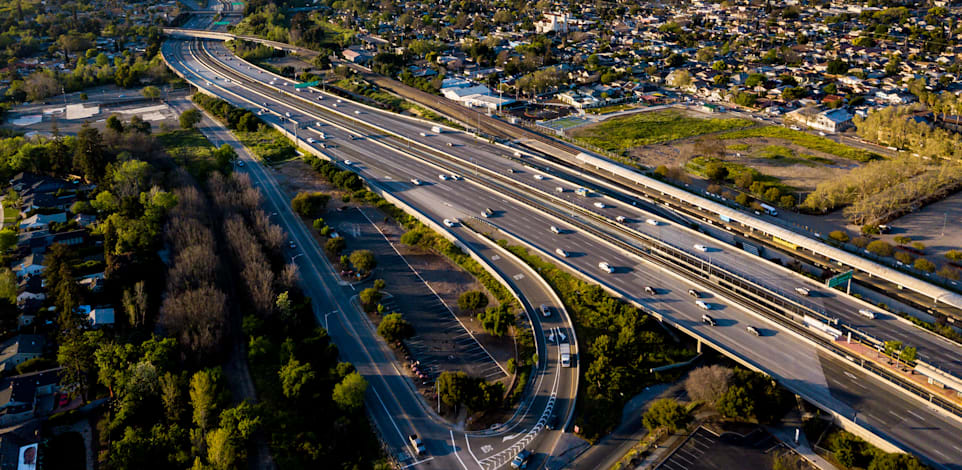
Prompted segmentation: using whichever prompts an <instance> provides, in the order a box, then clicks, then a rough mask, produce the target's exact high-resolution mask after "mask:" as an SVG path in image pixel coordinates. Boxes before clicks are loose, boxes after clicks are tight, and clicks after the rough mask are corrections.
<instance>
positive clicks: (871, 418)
mask: <svg viewBox="0 0 962 470" xmlns="http://www.w3.org/2000/svg"><path fill="white" fill-rule="evenodd" d="M169 44H173V43H168V45H169ZM168 47H173V46H167V45H165V54H167V53H168V52H169V50H168ZM221 52H222V53H223V51H221ZM171 53H172V54H173V52H171ZM169 60H170V59H169ZM171 62H172V64H174V66H175V67H178V68H179V69H180V70H181V71H182V72H188V71H189V70H193V71H192V72H188V73H190V74H193V76H194V77H196V76H197V75H196V74H197V73H199V74H200V76H202V77H204V78H203V80H202V81H201V80H195V82H197V83H199V84H200V85H201V86H203V85H204V83H205V82H206V81H211V82H212V83H216V85H217V86H216V87H211V89H212V91H214V92H215V93H217V94H218V95H221V96H222V97H224V98H225V99H228V101H232V102H234V103H235V104H238V105H241V106H245V107H249V108H254V109H257V107H255V106H253V105H252V103H263V102H267V101H269V102H270V103H271V105H270V106H269V108H270V109H271V110H272V111H273V112H276V113H278V114H270V115H264V116H262V117H263V118H264V119H265V120H268V121H271V120H273V121H274V122H282V121H285V120H284V119H281V118H280V116H283V115H284V113H287V112H290V113H292V117H294V118H295V119H298V120H301V121H302V122H303V123H310V124H314V123H316V121H317V119H316V117H318V116H320V115H321V113H320V112H319V110H311V109H310V108H306V109H305V107H304V105H303V104H301V103H297V102H296V101H294V100H292V99H291V98H289V97H284V96H282V95H276V96H271V97H264V96H263V95H261V94H258V93H254V92H251V91H250V90H247V89H244V88H242V87H240V86H237V84H236V83H230V84H228V83H225V82H224V81H223V80H220V81H219V82H218V81H217V78H216V75H217V74H215V73H211V72H210V71H209V70H206V69H204V67H202V66H201V65H200V64H198V63H196V61H194V62H191V61H188V60H183V58H181V60H180V61H177V60H172V61H171ZM225 63H226V64H228V65H231V66H233V67H234V68H236V69H240V70H238V71H239V72H244V70H245V67H246V66H247V65H246V64H244V63H242V62H239V61H238V60H237V59H236V58H235V59H233V60H231V61H226V62H225ZM255 72H256V71H255V70H253V69H252V70H247V72H244V73H255ZM255 75H260V74H255ZM265 77H266V75H265ZM221 78H223V77H221ZM279 81H280V80H279ZM232 82H234V81H233V80H232ZM227 90H229V92H228V91H227ZM305 95H306V96H309V97H310V96H315V97H316V96H317V95H318V94H307V93H305ZM241 97H245V99H246V100H248V101H243V100H242V99H241ZM336 102H337V100H336V98H334V97H331V96H327V97H326V98H325V100H323V101H318V102H317V103H319V104H321V105H327V106H330V108H334V107H333V104H334V103H336ZM285 103H288V104H285ZM337 104H338V106H337V108H335V109H337V111H340V112H344V113H345V114H353V112H354V111H360V112H361V113H362V114H355V116H357V118H358V119H363V120H365V121H368V122H371V123H372V124H375V125H377V126H385V128H390V129H395V131H396V132H398V133H403V134H404V135H405V136H408V137H412V138H414V139H417V140H418V141H419V142H422V143H424V144H425V145H429V146H436V147H439V148H440V150H442V151H447V152H458V153H459V154H461V153H462V152H464V153H463V155H465V157H466V159H467V158H475V161H476V162H477V163H478V165H484V166H485V167H488V166H492V165H497V164H498V163H501V164H502V165H505V164H509V162H508V161H507V160H506V159H498V158H492V154H493V155H494V156H495V157H497V156H498V155H499V153H498V152H500V155H503V154H505V153H507V151H506V150H505V149H500V148H494V149H492V148H490V147H484V145H485V144H483V143H480V142H478V141H475V140H474V139H473V138H471V137H470V136H465V135H463V134H456V133H445V134H442V135H440V136H439V135H436V134H434V135H431V134H430V132H429V131H428V126H427V125H426V124H423V123H415V122H414V121H409V120H406V119H402V118H398V117H394V116H388V117H385V116H386V115H381V114H380V113H377V112H372V111H371V110H369V109H367V108H364V107H361V106H357V105H355V104H353V103H349V102H346V101H344V102H341V103H337ZM330 108H329V109H330ZM305 113H311V114H312V116H307V115H306V114H305ZM376 119H377V120H383V121H384V122H380V121H375V120H376ZM324 120H327V121H329V122H334V121H337V122H342V123H343V122H346V120H345V119H342V118H335V117H332V116H330V115H326V117H325V118H324ZM340 126H343V127H338V126H335V125H331V124H325V125H323V126H322V127H323V128H324V130H323V132H325V133H326V134H330V136H331V137H332V138H333V140H334V142H336V143H337V144H336V145H337V147H336V148H333V149H327V150H326V151H329V152H330V153H331V154H332V155H334V156H335V157H338V158H340V159H342V160H343V159H351V160H354V161H356V162H359V165H358V166H359V168H358V169H359V170H360V171H361V173H362V174H363V175H364V176H365V177H367V178H369V179H372V180H374V181H378V182H379V183H381V184H383V185H384V186H385V187H386V188H387V189H389V190H391V191H392V192H395V194H396V195H397V196H398V197H399V198H402V199H403V200H405V201H407V202H408V203H410V204H411V205H412V206H415V207H418V208H419V209H421V210H422V211H424V212H426V213H428V214H429V215H430V216H432V217H434V218H435V220H440V219H441V218H448V217H451V216H452V215H454V216H461V217H463V216H464V215H474V214H479V213H480V211H481V210H482V209H484V208H485V207H494V208H495V209H498V210H499V211H502V212H501V214H500V215H499V216H498V217H496V218H493V219H491V222H493V223H496V224H498V225H499V226H502V227H503V228H505V229H506V230H507V231H510V232H512V233H515V234H518V235H519V236H522V237H524V238H525V239H526V240H527V241H528V242H530V243H532V244H535V245H538V246H541V247H542V248H544V249H545V250H546V251H548V252H552V251H554V249H555V248H558V247H560V246H557V245H559V244H561V243H565V244H568V245H565V246H567V247H569V248H570V251H572V252H573V253H584V255H582V256H577V257H575V256H573V257H570V258H568V259H565V260H564V262H566V263H569V264H570V265H571V266H572V267H573V268H576V269H578V270H579V271H581V272H583V273H588V274H590V275H592V276H594V277H597V278H599V280H600V281H603V282H604V283H605V284H607V285H609V286H610V287H612V288H614V289H616V290H619V291H621V292H623V293H624V294H625V295H626V296H627V297H629V298H633V299H635V300H637V301H639V302H642V303H645V304H647V305H648V306H649V307H651V308H653V309H655V310H657V311H659V312H660V313H662V314H663V315H665V316H666V317H667V318H669V319H671V320H672V321H673V322H676V323H679V324H683V325H686V326H688V327H690V328H692V329H695V330H696V331H698V332H699V333H700V334H703V335H705V336H706V337H708V338H710V339H712V340H714V341H717V342H719V343H720V344H722V345H725V346H726V347H729V348H732V349H737V350H738V351H739V352H740V353H741V355H742V356H744V357H745V358H746V359H747V360H749V361H750V362H753V363H755V364H758V365H759V366H760V367H762V368H763V369H765V370H768V371H770V372H771V373H772V374H773V375H775V376H776V377H778V378H780V379H781V380H782V381H783V382H784V383H786V384H787V385H789V386H791V387H793V389H796V390H801V391H803V392H804V393H805V394H806V395H809V396H812V397H815V398H816V399H818V400H820V401H823V403H826V404H828V405H829V406H831V407H832V408H834V409H836V410H837V411H838V412H840V413H841V414H843V415H846V416H850V417H851V416H856V414H855V412H856V410H860V408H859V407H860V406H864V404H865V403H868V402H871V403H887V404H888V403H891V404H892V406H891V407H890V409H892V410H896V412H898V410H902V409H905V411H906V412H905V413H900V416H905V415H909V416H911V415H910V414H909V413H908V412H907V411H912V413H917V414H919V415H920V416H923V417H925V418H926V419H925V420H924V421H922V422H924V423H926V424H927V426H925V429H919V427H915V426H909V427H907V428H905V429H900V428H893V429H886V427H887V426H888V425H889V423H888V422H885V421H884V420H882V419H880V417H878V416H875V413H869V414H868V416H864V420H865V421H864V422H865V423H866V424H868V425H870V426H874V427H876V428H877V429H884V430H885V431H887V435H888V436H889V437H891V438H893V439H894V440H897V441H899V442H902V443H904V444H906V445H908V446H910V447H911V448H913V449H915V450H918V451H920V452H921V453H923V454H925V455H926V456H928V457H929V458H931V459H932V460H933V461H935V462H941V463H943V464H946V465H950V464H952V463H953V462H957V461H959V460H960V458H959V457H960V455H962V451H960V450H952V451H949V449H953V448H954V446H955V445H958V444H959V443H958V442H956V441H957V440H958V439H959V438H958V437H957V436H958V435H959V432H958V430H959V428H960V426H959V425H958V424H957V423H956V422H954V421H951V420H947V419H945V418H943V417H941V416H939V415H937V414H934V413H932V412H931V411H930V410H928V409H926V408H924V407H921V406H919V405H917V404H915V403H913V402H912V401H906V400H905V399H904V398H902V397H893V396H892V395H894V394H893V393H892V392H891V391H889V390H888V389H886V388H884V387H881V386H879V385H878V384H877V383H875V382H873V381H872V380H871V379H868V378H865V380H864V381H862V382H860V384H861V385H863V387H864V388H865V389H864V390H863V389H862V388H859V387H857V386H853V387H852V388H853V390H852V391H851V392H850V391H848V390H844V389H842V388H840V387H841V385H839V384H841V383H842V382H841V381H840V377H837V375H838V372H837V371H835V370H829V369H825V368H823V366H822V364H821V363H820V361H819V360H818V357H817V354H816V352H815V349H814V348H813V347H812V346H810V345H808V344H807V343H805V342H803V341H800V340H798V339H797V338H794V337H793V336H791V335H790V334H788V333H785V332H782V331H780V330H778V329H777V328H774V327H765V328H767V329H769V330H770V331H771V332H772V333H774V335H773V336H767V337H762V338H756V337H753V336H751V335H748V334H746V333H745V332H744V329H743V328H741V327H736V328H731V327H730V326H735V325H739V326H743V325H745V324H758V325H759V326H762V325H763V324H764V323H763V322H762V321H761V320H760V319H759V318H757V317H755V316H754V315H752V314H750V313H747V312H743V311H741V310H740V309H737V308H735V307H731V306H728V307H725V306H724V305H722V304H721V303H719V304H718V307H720V308H719V310H718V312H716V316H717V317H719V318H721V319H723V320H725V321H726V323H725V324H727V325H728V326H721V325H720V327H718V328H706V327H703V326H701V324H700V321H699V318H700V311H699V310H698V309H697V308H694V307H693V304H692V302H691V299H690V298H687V297H686V294H685V290H686V285H685V284H684V283H683V282H681V281H678V280H666V279H669V278H668V277H667V276H666V275H665V274H664V273H663V272H661V271H660V269H658V268H656V267H653V266H650V265H647V264H645V263H642V262H641V261H640V260H637V259H635V260H631V259H630V258H626V257H625V255H624V254H623V253H621V252H619V251H618V250H615V249H612V248H611V247H610V246H608V245H606V244H603V243H601V242H599V241H598V240H596V239H594V238H592V237H590V236H587V235H585V234H583V233H581V232H578V231H576V232H572V233H566V234H564V235H563V236H558V235H556V234H552V233H551V232H549V231H548V230H547V227H548V226H549V225H563V224H562V223H561V222H558V221H557V220H554V219H551V218H548V217H546V216H544V215H543V214H541V213H540V212H537V211H534V210H531V209H530V208H528V207H527V206H524V205H522V204H518V203H515V202H513V201H511V200H509V199H507V198H505V197H504V196H498V195H494V194H492V193H489V192H486V191H482V190H481V189H480V188H479V187H477V186H473V187H470V189H466V188H467V185H468V184H471V183H470V182H468V181H461V182H440V181H438V178H437V171H436V169H434V168H430V167H427V166H426V165H425V164H424V163H421V162H419V161H417V160H415V159H414V158H408V157H405V156H404V153H403V148H391V147H390V145H395V146H396V145H398V144H397V143H396V142H395V143H393V144H390V145H388V144H385V143H384V142H378V141H379V140H382V141H385V142H386V141H388V140H389V139H383V138H382V137H383V136H382V137H377V136H372V135H371V132H370V131H369V130H367V129H365V128H362V127H358V126H351V125H344V124H340ZM425 131H428V132H425ZM299 132H310V131H306V130H300V131H299ZM350 132H353V133H356V134H359V135H362V136H365V138H362V139H359V140H352V139H351V138H350V136H349V133H350ZM420 132H425V133H426V134H429V135H426V136H424V137H423V138H418V137H417V136H418V135H420ZM302 135H304V134H302ZM445 139H451V140H445ZM447 141H451V142H452V143H454V144H456V145H457V147H448V146H447V145H446V142H447ZM386 145H387V146H386ZM477 149H480V150H477ZM469 152H477V155H476V156H470V155H475V154H473V153H469ZM515 166H516V167H517V165H516V164H515ZM493 169H497V167H493ZM461 172H462V174H465V176H468V178H469V179H470V178H471V176H470V173H471V172H472V168H471V165H470V164H468V165H464V166H462V167H461ZM516 177H517V178H519V179H521V178H525V179H526V180H527V181H526V182H528V183H530V184H531V185H535V184H544V185H547V189H548V190H549V191H550V190H551V189H552V188H551V186H552V185H556V184H557V181H550V180H551V179H554V176H552V175H548V177H547V178H546V179H544V180H535V179H534V178H533V176H532V173H531V172H530V171H525V172H524V173H518V174H517V175H516ZM411 178H419V179H421V180H423V181H425V182H435V183H436V184H430V185H422V186H417V187H415V186H413V185H411V184H410V183H408V181H409V180H410V179H411ZM479 179H480V178H479ZM456 185H462V186H460V187H458V186H456ZM542 189H545V188H542ZM592 202H593V201H592ZM606 210H607V209H606ZM611 210H612V211H614V210H625V211H632V212H627V214H628V215H629V216H630V217H631V218H634V219H637V218H639V217H643V216H644V215H643V213H638V212H633V211H634V209H633V208H631V207H630V206H629V207H618V208H613V209H611ZM613 216H614V213H612V214H610V215H609V217H613ZM659 227H660V228H659V229H658V230H659V232H660V233H657V235H656V236H658V237H659V238H661V237H666V238H668V237H670V236H681V237H688V236H694V235H691V234H688V233H683V232H680V231H679V232H678V234H676V235H670V234H669V233H667V232H669V230H668V229H667V227H670V226H665V227H662V226H659ZM652 229H654V227H652ZM671 232H672V233H674V232H675V231H674V230H671ZM672 243H678V244H679V245H680V246H687V245H686V244H687V243H688V241H686V240H685V239H684V238H682V239H680V241H673V242H672ZM302 246H306V245H303V244H302ZM718 246H720V245H718ZM566 249H568V248H566ZM730 251H732V249H731V248H727V247H726V248H725V249H724V250H722V251H721V252H719V253H718V255H719V256H721V255H724V254H728V253H729V252H730ZM732 256H735V255H734V254H733V255H732ZM599 259H604V260H608V261H609V262H611V264H613V265H616V266H619V267H621V269H620V270H619V272H616V273H615V274H614V275H602V273H601V272H600V271H599V270H598V269H597V263H598V261H599ZM624 259H628V260H630V261H629V262H627V263H625V262H623V261H616V260H624ZM558 261H561V260H558ZM712 262H715V261H714V254H713V257H712ZM719 262H731V263H733V264H739V258H737V257H733V258H731V260H728V261H726V260H725V259H724V258H722V259H720V261H719ZM742 263H743V261H742ZM753 264H754V265H755V266H752V267H753V268H755V267H757V266H761V265H762V263H758V262H757V260H756V261H754V262H753ZM780 275H783V274H780ZM792 282H798V281H794V280H792ZM642 285H654V286H656V287H661V288H662V289H664V292H663V293H661V294H659V295H658V296H657V297H656V298H654V299H651V298H648V297H645V296H643V295H642V296H639V295H638V294H637V292H638V291H639V290H640V289H639V286H642ZM895 323H896V322H893V324H895ZM339 344H340V343H339ZM550 350H551V349H550V348H549V351H550ZM852 370H853V371H854V370H855V369H852ZM851 373H853V374H854V373H855V372H851ZM862 375H864V374H862ZM842 377H848V376H847V375H845V374H844V373H843V375H842ZM866 384H868V385H866ZM900 407H901V408H900ZM402 409H406V408H402ZM930 415H931V416H930ZM862 419H863V417H862V416H859V417H858V418H857V421H858V422H860V423H862V422H863V421H862ZM422 434H424V433H423V432H422ZM472 441H473V440H472ZM465 445H466V446H467V443H466V444H465ZM473 445H474V444H473V442H472V446H473ZM468 448H469V449H470V448H471V447H468ZM432 450H434V449H432ZM943 453H945V454H943ZM946 454H948V455H946Z"/></svg>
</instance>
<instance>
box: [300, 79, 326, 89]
mask: <svg viewBox="0 0 962 470" xmlns="http://www.w3.org/2000/svg"><path fill="white" fill-rule="evenodd" d="M320 84H321V81H320V80H314V81H313V82H304V83H298V84H297V85H294V88H307V87H309V86H318V85H320Z"/></svg>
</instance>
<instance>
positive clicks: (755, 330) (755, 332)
mask: <svg viewBox="0 0 962 470" xmlns="http://www.w3.org/2000/svg"><path fill="white" fill-rule="evenodd" d="M745 330H747V331H748V332H749V333H751V334H753V335H755V336H761V335H762V332H761V331H758V328H755V327H754V326H751V325H748V326H746V327H745Z"/></svg>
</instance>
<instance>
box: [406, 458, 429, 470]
mask: <svg viewBox="0 0 962 470" xmlns="http://www.w3.org/2000/svg"><path fill="white" fill-rule="evenodd" d="M432 460H434V457H428V458H426V459H424V460H418V461H417V462H414V463H410V464H407V465H405V466H403V467H401V469H402V470H403V469H405V468H411V467H413V466H415V465H417V464H421V463H424V462H430V461H432Z"/></svg>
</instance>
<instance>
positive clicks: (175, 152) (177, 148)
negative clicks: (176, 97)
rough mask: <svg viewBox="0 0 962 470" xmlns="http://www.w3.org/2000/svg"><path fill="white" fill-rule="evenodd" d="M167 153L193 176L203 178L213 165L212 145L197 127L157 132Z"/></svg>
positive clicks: (214, 163) (158, 138) (214, 165)
mask: <svg viewBox="0 0 962 470" xmlns="http://www.w3.org/2000/svg"><path fill="white" fill-rule="evenodd" d="M157 141H158V142H160V144H161V145H163V146H164V149H166V150H167V153H168V154H170V156H171V157H173V158H174V160H176V161H177V162H178V163H179V164H181V165H183V166H184V167H185V168H187V171H188V172H189V173H190V174H191V175H193V176H194V177H195V178H200V179H205V178H206V176H207V174H209V173H210V172H211V171H212V170H213V169H214V168H215V167H216V162H215V161H214V157H213V153H212V151H213V149H214V145H213V144H211V143H210V141H209V140H207V137H204V134H201V132H200V131H199V130H197V129H189V130H188V129H176V130H172V131H169V132H164V133H162V134H157Z"/></svg>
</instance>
